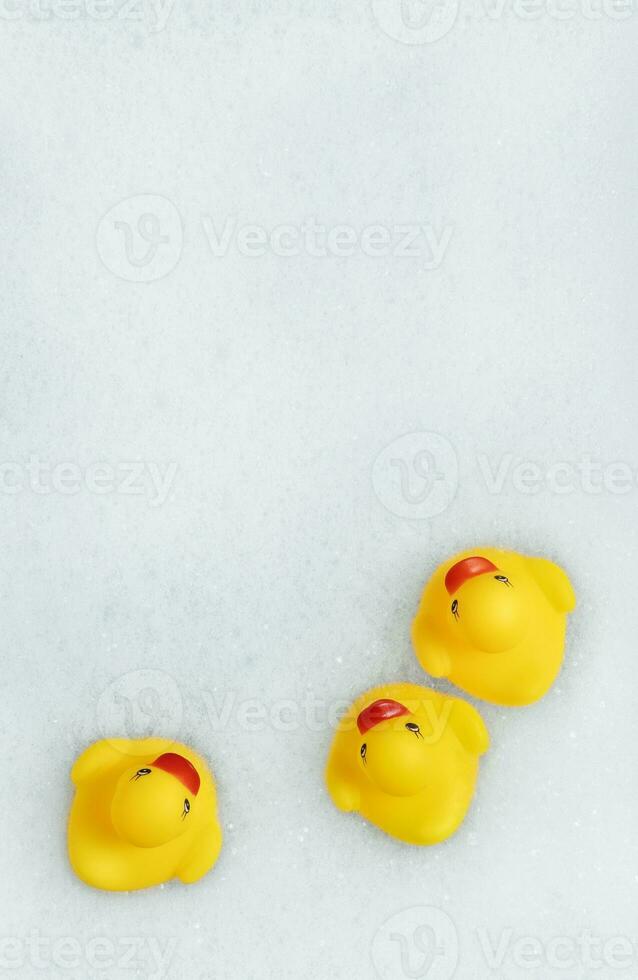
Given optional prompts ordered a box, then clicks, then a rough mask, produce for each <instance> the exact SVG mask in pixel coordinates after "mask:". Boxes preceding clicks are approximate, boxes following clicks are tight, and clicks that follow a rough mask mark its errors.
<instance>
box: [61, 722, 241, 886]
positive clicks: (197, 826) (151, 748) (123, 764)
mask: <svg viewBox="0 0 638 980" xmlns="http://www.w3.org/2000/svg"><path fill="white" fill-rule="evenodd" d="M71 779H72V780H73V782H74V784H75V787H76V792H75V797H74V800H73V804H72V806H71V813H70V815H69V827H68V846H69V858H70V861H71V866H72V867H73V870H74V871H75V873H76V874H77V876H78V877H79V878H81V879H82V881H84V882H85V883H86V884H87V885H92V886H93V887H94V888H104V889H106V890H108V891H132V890H133V889H137V888H148V887H149V886H151V885H159V884H161V883H162V882H165V881H169V880H170V879H171V878H175V877H177V878H179V879H180V880H181V881H183V882H184V883H186V884H190V883H191V882H193V881H197V880H198V879H199V878H201V877H203V875H205V874H206V872H207V871H209V870H210V869H211V868H212V866H213V865H214V863H215V861H216V860H217V857H218V855H219V852H220V849H221V844H222V832H221V828H220V826H219V822H218V820H217V800H216V794H215V783H214V781H213V777H212V775H211V774H210V772H209V770H208V767H207V766H206V763H205V762H204V760H203V759H202V757H201V756H199V755H197V753H195V752H193V750H192V749H190V748H188V746H186V745H180V744H178V743H175V742H168V741H167V740H166V739H160V738H148V739H124V738H122V739H105V740H104V741H101V742H95V744H93V745H91V746H90V747H89V748H88V749H86V751H84V752H83V753H82V755H81V756H80V757H79V758H78V759H77V761H76V762H75V765H74V766H73V769H72V771H71Z"/></svg>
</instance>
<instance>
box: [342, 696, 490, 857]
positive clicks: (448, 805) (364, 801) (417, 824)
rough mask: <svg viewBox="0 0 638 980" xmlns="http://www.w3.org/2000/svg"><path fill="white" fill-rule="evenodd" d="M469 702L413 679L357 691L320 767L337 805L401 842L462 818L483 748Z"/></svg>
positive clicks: (423, 839)
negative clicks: (324, 764)
mask: <svg viewBox="0 0 638 980" xmlns="http://www.w3.org/2000/svg"><path fill="white" fill-rule="evenodd" d="M488 745H489V735H488V733H487V729H486V727H485V724H484V723H483V719H482V718H481V716H480V715H479V713H478V711H476V709H475V708H473V707H472V706H471V705H470V704H468V703H467V702H465V701H462V700H460V699H459V698H453V697H450V696H449V695H444V694H439V693H438V692H437V691H432V690H430V688H427V687H420V686H419V685H417V684H386V685H384V686H382V687H375V688H374V689H373V690H371V691H367V692H366V693H365V694H362V695H361V697H360V698H358V699H357V700H356V701H355V702H354V704H353V705H352V706H351V707H350V709H349V710H348V711H347V713H346V714H345V716H344V717H343V718H342V720H341V722H340V723H339V726H338V728H337V732H336V734H335V737H334V740H333V743H332V747H331V749H330V754H329V757H328V763H327V767H326V783H327V786H328V791H329V793H330V796H331V797H332V801H333V803H334V804H335V806H336V807H337V808H338V809H339V810H344V811H357V812H359V813H361V815H362V816H364V817H365V818H366V820H369V821H370V823H373V824H375V825H376V826H377V827H380V828H381V830H384V831H385V832H386V833H387V834H391V835H392V836H393V837H397V838H399V840H402V841H406V843H408V844H437V843H438V842H439V841H443V840H445V839H446V838H447V837H450V836H451V835H452V834H453V833H454V832H455V830H456V829H457V828H458V827H459V825H460V824H461V823H462V822H463V819H464V817H465V814H466V813H467V810H468V808H469V805H470V803H471V801H472V796H473V795H474V786H475V783H476V777H477V773H478V760H479V756H481V755H482V754H483V753H484V752H485V751H486V750H487V748H488Z"/></svg>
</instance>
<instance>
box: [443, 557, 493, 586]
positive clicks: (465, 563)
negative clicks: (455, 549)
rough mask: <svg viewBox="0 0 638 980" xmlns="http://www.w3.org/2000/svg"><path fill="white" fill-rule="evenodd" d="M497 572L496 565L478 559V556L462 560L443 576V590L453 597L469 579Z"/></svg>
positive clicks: (484, 559) (485, 559) (483, 559)
mask: <svg viewBox="0 0 638 980" xmlns="http://www.w3.org/2000/svg"><path fill="white" fill-rule="evenodd" d="M497 571H498V569H497V567H496V565H494V564H493V562H491V561H490V560H489V559H488V558H480V557H479V556H478V555H477V556H475V557H473V558H462V559H461V561H457V563H456V564H455V565H452V567H451V568H450V569H449V571H448V573H447V575H446V576H445V588H446V589H447V590H448V592H449V594H450V595H454V593H455V592H458V590H459V589H460V588H461V586H462V585H463V584H464V582H467V580H468V579H469V578H474V577H475V576H476V575H485V573H486V572H497Z"/></svg>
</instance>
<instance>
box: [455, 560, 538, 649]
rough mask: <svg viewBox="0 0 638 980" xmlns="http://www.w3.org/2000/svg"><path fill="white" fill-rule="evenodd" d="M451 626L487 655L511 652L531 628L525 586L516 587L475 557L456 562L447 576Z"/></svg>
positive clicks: (498, 571)
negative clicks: (505, 651)
mask: <svg viewBox="0 0 638 980" xmlns="http://www.w3.org/2000/svg"><path fill="white" fill-rule="evenodd" d="M445 588H446V590H447V593H448V595H449V597H450V613H451V618H452V625H453V626H454V628H455V629H458V630H459V631H460V633H461V636H463V637H464V638H465V640H466V641H467V643H468V644H469V645H470V646H471V647H473V648H474V649H476V650H482V651H483V652H484V653H500V652H501V651H503V650H511V649H512V648H513V647H515V646H516V645H517V644H518V643H520V642H521V641H522V640H523V638H524V637H525V634H526V633H527V631H528V628H529V614H530V609H531V608H533V607H532V606H530V603H529V601H528V595H527V589H526V588H525V583H523V582H517V583H516V588H514V587H513V585H512V583H511V582H510V580H509V577H508V576H507V574H506V572H505V571H504V570H503V569H500V568H497V566H496V565H495V564H494V563H493V562H491V561H490V560H489V559H488V558H483V557H481V556H480V555H474V556H472V557H470V558H463V559H461V561H458V562H456V563H455V564H454V565H452V567H451V568H450V569H449V570H448V572H447V574H446V576H445Z"/></svg>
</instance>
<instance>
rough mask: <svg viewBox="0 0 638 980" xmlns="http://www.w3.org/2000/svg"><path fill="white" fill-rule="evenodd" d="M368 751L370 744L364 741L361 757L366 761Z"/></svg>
mask: <svg viewBox="0 0 638 980" xmlns="http://www.w3.org/2000/svg"><path fill="white" fill-rule="evenodd" d="M367 752H368V746H367V745H366V743H365V742H364V743H363V745H362V746H361V758H362V759H363V761H364V762H365V761H366V754H367Z"/></svg>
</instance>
